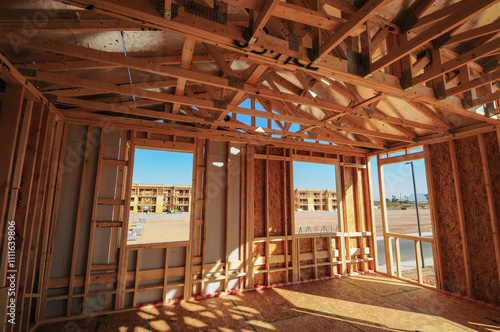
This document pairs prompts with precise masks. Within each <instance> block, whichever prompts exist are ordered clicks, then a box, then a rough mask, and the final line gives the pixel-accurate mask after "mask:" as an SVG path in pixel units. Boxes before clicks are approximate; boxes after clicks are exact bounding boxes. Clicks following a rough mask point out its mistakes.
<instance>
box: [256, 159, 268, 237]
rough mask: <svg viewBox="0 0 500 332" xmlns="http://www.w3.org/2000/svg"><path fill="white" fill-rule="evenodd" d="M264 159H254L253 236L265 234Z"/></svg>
mask: <svg viewBox="0 0 500 332" xmlns="http://www.w3.org/2000/svg"><path fill="white" fill-rule="evenodd" d="M266 171H267V170H266V161H265V160H263V159H255V173H254V231H255V233H254V236H255V237H263V236H266V230H265V214H266V197H265V192H266V191H265V179H266V177H265V172H266Z"/></svg>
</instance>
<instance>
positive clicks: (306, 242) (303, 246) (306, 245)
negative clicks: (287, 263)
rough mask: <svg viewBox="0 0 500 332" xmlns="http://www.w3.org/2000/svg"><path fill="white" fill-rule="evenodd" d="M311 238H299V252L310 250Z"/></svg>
mask: <svg viewBox="0 0 500 332" xmlns="http://www.w3.org/2000/svg"><path fill="white" fill-rule="evenodd" d="M312 240H313V239H312V238H309V239H307V238H301V239H299V253H300V254H304V253H308V252H312Z"/></svg>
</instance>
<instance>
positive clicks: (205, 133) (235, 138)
mask: <svg viewBox="0 0 500 332" xmlns="http://www.w3.org/2000/svg"><path fill="white" fill-rule="evenodd" d="M61 112H62V113H63V115H64V116H65V117H66V119H67V121H68V122H70V123H85V124H87V125H88V124H89V123H90V124H97V125H101V126H102V124H103V123H112V124H113V125H115V126H117V127H120V128H124V129H133V130H139V131H140V130H155V132H158V133H166V134H169V135H182V136H197V137H199V138H207V139H217V140H231V142H244V143H252V144H271V145H274V146H281V147H295V148H298V147H304V148H310V149H314V150H317V151H325V152H330V153H335V152H339V153H341V152H345V153H346V152H348V153H352V154H357V155H359V156H364V155H365V154H366V153H368V152H369V150H367V149H366V148H355V147H338V146H332V145H325V144H314V143H308V142H303V141H300V140H298V139H294V138H288V139H286V140H278V139H276V138H272V137H270V136H268V135H259V136H249V135H247V134H242V133H239V132H230V131H224V130H215V129H210V128H208V127H202V128H196V127H186V126H181V125H176V124H169V123H161V122H152V121H148V120H142V119H130V118H125V117H116V116H103V115H99V114H94V113H87V112H72V111H68V110H62V111H61ZM170 115H171V116H172V115H174V116H182V115H176V114H170Z"/></svg>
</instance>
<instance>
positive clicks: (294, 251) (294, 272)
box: [287, 149, 300, 281]
mask: <svg viewBox="0 0 500 332" xmlns="http://www.w3.org/2000/svg"><path fill="white" fill-rule="evenodd" d="M293 153H294V150H293V149H290V161H289V162H288V174H290V179H289V181H290V182H289V186H290V191H289V195H290V208H289V210H288V211H289V212H290V216H291V220H292V222H291V229H290V233H291V236H292V252H291V255H292V260H291V264H292V276H293V281H298V280H299V278H300V271H299V264H297V262H296V261H295V260H294V257H298V256H299V247H298V246H297V241H296V240H295V239H296V236H295V232H296V229H295V207H294V197H295V196H294V191H293V188H294V182H293V174H294V173H293V160H294V159H293ZM287 245H288V241H287Z"/></svg>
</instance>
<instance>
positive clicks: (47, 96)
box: [43, 93, 57, 101]
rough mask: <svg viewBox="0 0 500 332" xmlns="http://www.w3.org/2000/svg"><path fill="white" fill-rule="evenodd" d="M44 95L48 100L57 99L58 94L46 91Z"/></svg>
mask: <svg viewBox="0 0 500 332" xmlns="http://www.w3.org/2000/svg"><path fill="white" fill-rule="evenodd" d="M43 96H44V97H45V98H47V100H48V101H57V95H53V94H50V93H44V94H43Z"/></svg>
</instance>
